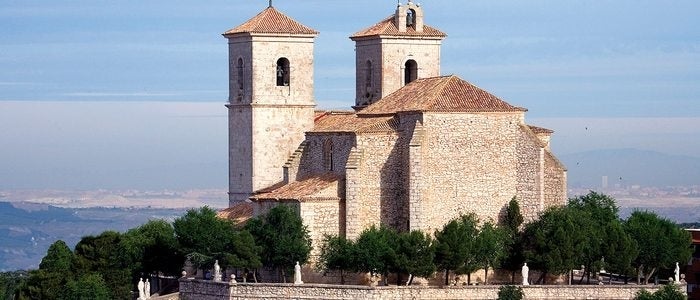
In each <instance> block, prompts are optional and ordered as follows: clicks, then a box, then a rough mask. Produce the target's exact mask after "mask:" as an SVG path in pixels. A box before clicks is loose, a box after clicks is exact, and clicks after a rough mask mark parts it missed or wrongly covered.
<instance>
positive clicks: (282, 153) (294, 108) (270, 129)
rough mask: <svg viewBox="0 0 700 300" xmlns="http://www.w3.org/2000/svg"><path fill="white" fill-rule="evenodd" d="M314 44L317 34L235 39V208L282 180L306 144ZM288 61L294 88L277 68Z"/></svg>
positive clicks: (231, 116) (232, 48)
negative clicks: (292, 157)
mask: <svg viewBox="0 0 700 300" xmlns="http://www.w3.org/2000/svg"><path fill="white" fill-rule="evenodd" d="M313 41H314V38H313V36H305V35H301V36H263V35H253V36H234V37H231V38H230V39H229V195H230V196H229V202H230V204H231V205H232V204H235V203H236V202H240V201H244V200H245V199H247V197H248V196H249V195H250V194H251V193H252V192H254V191H256V190H259V189H261V188H265V187H267V186H270V185H272V184H275V183H277V182H279V181H282V179H283V172H282V166H283V165H284V163H285V162H286V161H287V159H288V157H289V155H290V154H291V153H292V152H293V151H294V150H296V149H297V147H298V146H299V144H300V143H301V142H302V141H303V140H304V133H305V132H306V131H309V130H311V129H313V118H314V107H315V101H314V96H313V93H314V75H313V71H314V68H313V60H314V56H313V51H314V43H313ZM282 57H284V58H287V59H288V60H289V62H290V84H289V85H288V86H277V82H276V68H277V67H276V64H277V60H278V59H280V58H282ZM239 60H241V61H242V62H243V70H242V77H241V76H239V68H238V61H239ZM241 83H242V85H243V88H241Z"/></svg>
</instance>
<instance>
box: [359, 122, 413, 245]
mask: <svg viewBox="0 0 700 300" xmlns="http://www.w3.org/2000/svg"><path fill="white" fill-rule="evenodd" d="M398 140H399V136H398V135H397V134H395V133H376V134H362V135H358V137H357V147H358V149H360V150H361V151H362V152H363V158H362V160H361V163H360V167H359V169H358V171H359V173H360V174H359V182H358V183H357V184H359V195H357V196H358V199H359V201H358V202H359V204H360V208H359V215H358V216H357V217H359V218H360V220H359V224H358V225H359V231H360V232H361V231H362V230H363V229H366V228H368V227H370V226H372V225H377V226H379V225H384V226H389V227H393V228H396V229H404V228H403V227H402V226H405V224H406V223H407V222H408V220H407V213H406V212H404V210H407V209H408V205H407V201H406V195H407V194H406V186H405V185H404V177H403V176H404V174H403V172H402V168H401V166H402V163H403V161H402V157H403V156H402V152H403V151H404V149H403V147H402V145H400V144H399V143H397V141H398ZM358 234H359V232H358ZM348 237H349V238H354V237H352V236H348Z"/></svg>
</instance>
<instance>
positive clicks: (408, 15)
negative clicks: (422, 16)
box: [406, 9, 416, 26]
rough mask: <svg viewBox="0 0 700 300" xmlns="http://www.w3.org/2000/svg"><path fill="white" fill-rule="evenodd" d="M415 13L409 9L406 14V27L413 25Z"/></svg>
mask: <svg viewBox="0 0 700 300" xmlns="http://www.w3.org/2000/svg"><path fill="white" fill-rule="evenodd" d="M415 17H416V12H415V11H414V10H413V9H409V10H408V12H407V13H406V26H413V24H414V23H415V20H416V19H415Z"/></svg>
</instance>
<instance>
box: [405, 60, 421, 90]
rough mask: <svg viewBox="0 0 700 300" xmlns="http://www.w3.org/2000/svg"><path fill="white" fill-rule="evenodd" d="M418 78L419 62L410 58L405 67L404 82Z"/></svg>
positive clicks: (407, 82)
mask: <svg viewBox="0 0 700 300" xmlns="http://www.w3.org/2000/svg"><path fill="white" fill-rule="evenodd" d="M416 79H418V63H416V61H415V60H412V59H409V60H408V61H407V62H406V66H405V68H404V83H405V84H409V83H411V82H413V81H415V80H416Z"/></svg>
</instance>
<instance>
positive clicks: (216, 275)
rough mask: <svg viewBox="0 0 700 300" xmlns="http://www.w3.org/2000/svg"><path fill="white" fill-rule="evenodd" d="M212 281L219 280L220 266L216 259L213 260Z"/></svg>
mask: <svg viewBox="0 0 700 300" xmlns="http://www.w3.org/2000/svg"><path fill="white" fill-rule="evenodd" d="M214 281H216V282H221V266H219V260H218V259H217V260H216V261H215V262H214Z"/></svg>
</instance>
